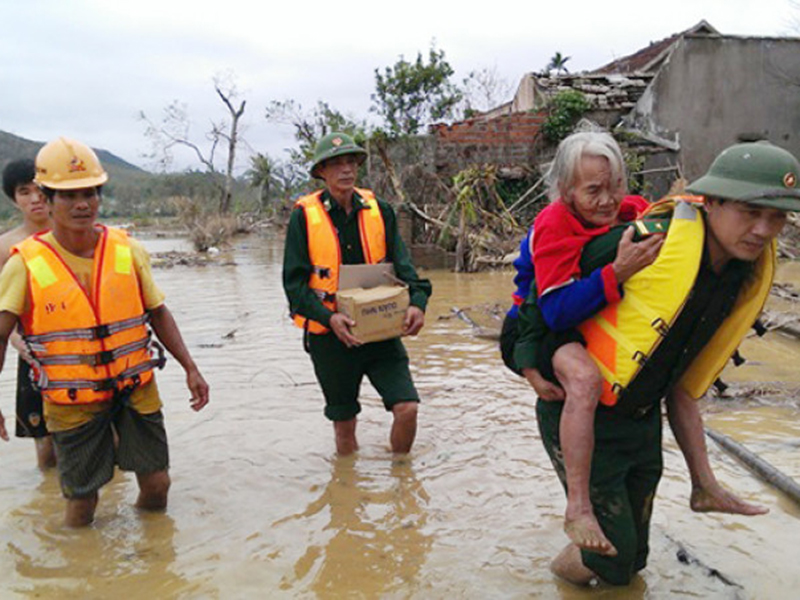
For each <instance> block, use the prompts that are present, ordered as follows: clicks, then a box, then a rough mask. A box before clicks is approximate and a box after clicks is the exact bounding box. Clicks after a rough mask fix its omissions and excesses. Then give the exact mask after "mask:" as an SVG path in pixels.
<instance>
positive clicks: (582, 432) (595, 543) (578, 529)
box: [553, 343, 617, 556]
mask: <svg viewBox="0 0 800 600" xmlns="http://www.w3.org/2000/svg"><path fill="white" fill-rule="evenodd" d="M553 368H554V370H555V373H556V377H558V380H559V381H560V382H561V385H562V386H563V387H564V391H565V392H566V400H565V401H564V411H563V412H562V413H561V424H560V426H559V436H560V438H561V450H562V452H563V453H564V467H565V469H566V474H567V512H566V515H565V520H564V531H565V532H566V534H567V536H569V539H571V540H572V542H573V543H574V544H575V545H576V546H577V547H578V548H581V549H583V550H588V551H590V552H597V553H598V554H604V555H607V556H616V554H617V550H616V548H614V545H613V544H612V543H611V542H610V541H609V540H608V538H606V536H605V534H604V533H603V530H602V529H601V527H600V524H599V523H598V522H597V518H596V517H595V515H594V511H593V510H592V502H591V499H590V498H589V476H590V474H591V469H592V453H593V452H594V413H595V409H596V408H597V403H598V401H599V400H600V394H601V391H602V387H601V385H602V379H601V377H600V372H599V371H598V370H597V366H596V365H595V364H594V363H593V362H592V359H591V358H590V357H589V355H588V354H587V352H586V349H585V348H584V347H583V346H581V345H580V344H577V343H571V344H566V345H564V346H561V347H560V348H559V349H558V350H557V351H556V353H555V355H554V356H553Z"/></svg>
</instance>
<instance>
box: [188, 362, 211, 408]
mask: <svg viewBox="0 0 800 600" xmlns="http://www.w3.org/2000/svg"><path fill="white" fill-rule="evenodd" d="M186 387H188V388H189V391H190V392H191V393H192V397H191V398H190V399H189V404H190V406H191V407H192V410H195V411H198V410H201V409H202V408H203V407H204V406H205V405H206V404H208V384H207V383H206V380H205V379H203V376H202V375H201V374H200V371H198V370H197V369H194V370H191V371H189V372H188V373H187V374H186Z"/></svg>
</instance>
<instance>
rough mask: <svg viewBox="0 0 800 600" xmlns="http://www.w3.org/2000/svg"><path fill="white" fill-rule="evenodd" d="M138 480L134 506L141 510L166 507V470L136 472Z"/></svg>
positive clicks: (168, 482)
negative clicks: (137, 495) (137, 491)
mask: <svg viewBox="0 0 800 600" xmlns="http://www.w3.org/2000/svg"><path fill="white" fill-rule="evenodd" d="M136 480H137V481H138V482H139V497H138V498H137V499H136V508H141V509H142V510H164V509H165V508H167V494H168V493H169V486H170V478H169V473H168V472H167V471H155V472H153V473H144V474H140V473H137V474H136Z"/></svg>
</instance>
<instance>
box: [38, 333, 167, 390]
mask: <svg viewBox="0 0 800 600" xmlns="http://www.w3.org/2000/svg"><path fill="white" fill-rule="evenodd" d="M149 341H150V344H149V345H150V347H151V348H155V350H156V353H157V356H156V357H155V358H151V359H150V360H147V361H144V362H142V363H139V364H138V365H135V366H133V367H130V368H128V369H125V370H124V371H122V372H121V373H120V374H119V375H117V376H116V377H107V378H105V379H52V380H51V379H49V378H48V377H47V374H46V373H45V371H44V369H36V370H37V371H38V374H39V376H38V378H37V379H36V381H35V382H34V384H35V386H36V388H37V389H39V390H40V391H45V390H56V389H62V390H64V389H68V390H73V389H74V390H92V391H95V392H104V391H110V390H117V389H119V384H121V383H123V382H124V381H125V380H127V379H134V381H135V383H134V386H133V387H136V386H137V385H138V383H139V382H138V379H139V377H138V376H139V375H141V374H142V373H146V372H147V371H152V370H153V369H156V368H158V369H163V368H164V365H165V364H166V362H167V359H166V356H165V354H164V348H163V347H162V346H161V344H159V343H158V342H156V341H155V340H149Z"/></svg>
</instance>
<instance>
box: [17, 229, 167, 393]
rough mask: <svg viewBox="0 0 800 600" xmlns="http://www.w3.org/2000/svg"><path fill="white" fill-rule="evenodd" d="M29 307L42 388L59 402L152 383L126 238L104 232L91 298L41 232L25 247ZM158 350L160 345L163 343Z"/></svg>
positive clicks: (27, 330) (25, 324)
mask: <svg viewBox="0 0 800 600" xmlns="http://www.w3.org/2000/svg"><path fill="white" fill-rule="evenodd" d="M12 252H18V253H19V254H20V256H21V257H22V260H23V261H24V262H25V266H26V267H27V271H28V289H29V291H30V307H29V309H28V310H26V311H25V313H24V314H23V315H22V317H21V319H20V321H21V324H22V329H23V332H24V335H23V340H24V341H25V344H26V345H27V347H28V349H29V351H30V352H31V355H32V356H33V359H34V363H33V371H34V374H35V376H36V381H35V384H36V386H37V387H38V388H39V389H40V390H41V391H42V395H43V397H44V399H45V400H46V401H48V402H52V403H55V404H89V403H92V402H103V401H106V400H110V399H111V398H112V397H113V396H114V394H115V392H117V391H119V390H123V389H132V388H133V387H136V386H137V385H141V384H144V383H147V382H148V381H150V380H151V379H152V377H153V372H152V371H153V368H154V367H156V366H159V367H161V366H163V362H164V359H163V352H162V350H161V348H160V346H158V349H159V355H160V356H159V359H152V357H151V351H150V348H151V346H153V345H156V344H155V343H154V342H151V339H150V332H149V330H148V328H147V326H146V323H147V315H146V313H145V310H144V305H143V302H142V295H141V290H140V287H139V279H138V276H137V274H136V269H135V266H134V264H133V256H132V253H131V246H130V243H129V242H128V236H127V234H126V233H125V232H124V231H122V230H119V229H111V228H107V227H102V226H101V229H100V240H99V241H98V244H97V247H96V248H95V251H94V265H93V267H92V292H91V295H89V294H88V293H87V292H86V290H84V289H83V287H82V286H81V285H80V283H79V282H78V281H77V279H76V278H75V275H74V274H73V272H72V270H71V269H70V268H69V266H68V265H67V264H66V263H65V262H64V260H63V259H62V258H61V256H60V255H59V254H58V252H57V251H56V250H55V248H53V246H51V245H50V244H49V243H48V242H47V241H45V240H43V239H42V238H41V237H40V236H39V235H38V234H37V235H34V236H32V237H29V238H27V239H26V240H24V241H22V242H20V243H19V244H17V245H16V246H14V248H12ZM156 346H157V345H156Z"/></svg>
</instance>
